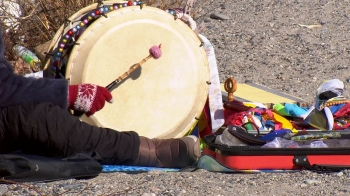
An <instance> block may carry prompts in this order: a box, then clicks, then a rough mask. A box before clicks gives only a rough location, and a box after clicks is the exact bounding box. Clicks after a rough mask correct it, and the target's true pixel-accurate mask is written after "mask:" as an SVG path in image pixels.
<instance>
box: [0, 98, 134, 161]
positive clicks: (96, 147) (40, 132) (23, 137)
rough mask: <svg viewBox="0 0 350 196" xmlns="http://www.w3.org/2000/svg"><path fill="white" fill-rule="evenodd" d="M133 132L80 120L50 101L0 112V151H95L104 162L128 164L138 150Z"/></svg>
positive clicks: (62, 153)
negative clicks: (92, 124)
mask: <svg viewBox="0 0 350 196" xmlns="http://www.w3.org/2000/svg"><path fill="white" fill-rule="evenodd" d="M139 146H140V139H139V136H138V134H137V133H136V132H133V131H130V132H118V131H116V130H112V129H109V128H100V127H96V126H91V125H89V124H87V123H84V122H81V121H80V120H79V118H77V117H75V116H72V115H71V114H70V113H69V111H67V110H64V109H62V108H60V107H58V106H55V105H53V104H50V103H39V104H33V103H29V104H22V105H16V106H10V107H6V108H3V109H2V110H1V115H0V153H9V152H12V151H17V150H20V151H22V152H25V153H30V154H34V155H42V156H49V157H59V158H64V157H68V156H70V155H72V154H74V153H80V152H85V153H92V152H95V153H97V154H98V155H99V156H100V157H101V158H102V161H101V162H102V163H103V164H130V163H132V162H133V161H134V160H135V159H136V157H137V155H138V151H139Z"/></svg>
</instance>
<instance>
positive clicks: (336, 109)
mask: <svg viewBox="0 0 350 196" xmlns="http://www.w3.org/2000/svg"><path fill="white" fill-rule="evenodd" d="M343 106H345V104H344V103H343V104H339V105H335V106H332V107H329V109H330V110H331V112H332V114H335V113H336V112H338V111H339V110H340V109H341V108H342V107H343Z"/></svg>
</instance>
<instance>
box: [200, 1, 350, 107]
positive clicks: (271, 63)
mask: <svg viewBox="0 0 350 196" xmlns="http://www.w3.org/2000/svg"><path fill="white" fill-rule="evenodd" d="M349 4H350V2H349V1H337V0H333V1H327V0H286V1H279V0H262V1H254V0H247V1H243V0H242V1H224V0H216V1H207V2H203V3H201V5H200V6H201V8H200V9H199V10H200V11H199V14H198V15H196V19H197V21H204V22H205V24H206V26H207V30H206V31H205V32H203V34H204V35H206V36H207V37H208V38H209V40H211V41H212V43H213V45H214V46H216V47H215V50H216V55H217V61H218V66H219V73H220V77H221V81H224V80H225V79H226V78H227V77H229V76H233V77H234V78H235V79H236V80H237V81H238V82H245V81H246V80H249V81H252V82H254V83H259V84H263V85H265V86H267V87H270V88H273V89H276V90H280V91H282V92H285V93H288V94H291V95H294V96H297V97H300V98H302V99H304V100H305V101H308V102H313V101H314V99H315V98H314V95H315V91H316V89H317V87H318V86H319V85H320V84H321V83H322V82H323V81H324V80H328V79H333V78H338V79H340V80H342V81H344V82H345V83H347V82H346V80H347V79H348V78H350V75H349V73H348V72H349V65H350V64H349V57H350V54H349V52H350V46H349V44H350V35H349V30H350V26H349V24H350V20H349V19H350V18H349V17H350V6H349ZM211 13H220V14H223V15H226V16H228V17H229V19H228V20H213V19H210V17H209V16H210V14H211Z"/></svg>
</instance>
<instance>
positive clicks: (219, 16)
mask: <svg viewBox="0 0 350 196" xmlns="http://www.w3.org/2000/svg"><path fill="white" fill-rule="evenodd" d="M210 18H212V19H216V20H228V19H229V17H228V16H226V15H223V14H219V13H213V14H210Z"/></svg>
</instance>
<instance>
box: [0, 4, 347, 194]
mask: <svg viewBox="0 0 350 196" xmlns="http://www.w3.org/2000/svg"><path fill="white" fill-rule="evenodd" d="M349 4H350V1H345V0H343V1H337V0H329V1H328V0H317V1H316V0H283V1H281V0H260V1H255V0H239V1H238V0H232V1H225V0H215V1H214V0H206V1H202V0H199V1H198V2H197V6H196V9H198V12H197V13H196V15H195V16H194V18H195V19H196V21H197V23H200V22H202V21H204V22H205V24H206V26H207V30H206V31H205V32H203V33H202V34H203V35H205V36H207V37H208V39H209V40H211V42H212V44H213V45H214V47H215V51H216V56H217V61H218V66H219V67H218V69H219V73H220V80H221V82H223V81H224V80H225V79H226V78H228V77H230V76H233V77H234V78H235V79H236V80H237V81H238V82H240V83H242V82H245V81H247V80H249V81H251V82H254V83H258V84H262V85H265V86H267V87H270V88H272V89H275V90H280V91H282V92H285V93H288V94H291V95H294V96H297V97H300V98H302V99H304V100H305V101H308V102H311V103H313V101H314V94H315V91H316V89H317V87H318V86H319V85H320V84H321V83H322V82H323V81H324V80H327V79H332V78H338V79H341V80H343V81H344V82H345V84H347V83H346V79H348V78H349V77H350V76H349V74H348V72H349V58H350V54H349V51H350V46H349V43H350V35H349V33H348V32H349V28H350V26H349V24H350V20H349V19H350V18H349V17H350V5H349ZM212 13H216V14H222V15H223V16H225V17H228V19H227V20H217V19H211V18H210V14H212ZM310 25H314V26H310ZM349 177H350V172H348V171H343V172H339V173H323V174H319V173H315V172H310V171H300V172H296V173H261V174H224V173H213V172H208V171H205V170H199V171H196V172H178V173H177V172H174V173H171V172H159V171H153V172H148V173H141V174H125V173H109V174H101V175H99V176H98V177H96V178H94V179H90V180H66V181H57V182H51V183H26V184H25V185H0V194H4V195H39V194H42V195H144V196H146V195H259V196H260V195H349V194H350V178H349ZM28 186H31V187H32V188H29V187H28ZM33 187H34V188H33Z"/></svg>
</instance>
